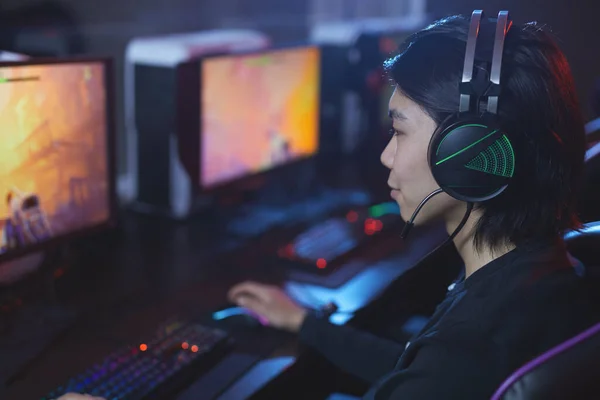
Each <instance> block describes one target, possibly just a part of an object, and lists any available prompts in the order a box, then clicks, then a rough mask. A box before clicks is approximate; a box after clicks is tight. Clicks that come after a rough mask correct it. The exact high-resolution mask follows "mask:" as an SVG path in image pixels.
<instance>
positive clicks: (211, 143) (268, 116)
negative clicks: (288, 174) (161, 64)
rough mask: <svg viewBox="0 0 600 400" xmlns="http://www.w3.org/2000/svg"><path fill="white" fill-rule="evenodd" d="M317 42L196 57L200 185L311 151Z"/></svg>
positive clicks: (315, 136) (315, 127) (315, 144)
mask: <svg viewBox="0 0 600 400" xmlns="http://www.w3.org/2000/svg"><path fill="white" fill-rule="evenodd" d="M320 58H321V57H320V49H319V48H318V47H317V46H303V47H293V48H286V49H272V50H268V51H262V52H260V53H253V54H230V55H225V56H216V57H209V58H206V59H204V60H203V61H202V62H201V63H200V68H201V72H200V73H201V79H200V93H201V95H200V104H199V106H200V113H199V115H200V118H201V121H200V126H199V128H200V132H199V134H200V141H199V146H200V152H199V156H200V162H199V165H198V168H199V171H198V172H199V174H198V177H199V184H200V186H201V187H202V188H205V189H207V188H212V187H215V186H220V185H223V184H226V183H229V182H232V181H235V180H237V179H239V178H242V177H245V176H249V175H254V174H257V173H260V172H265V171H268V170H271V169H273V168H275V167H279V166H282V165H285V164H288V163H290V162H293V161H297V160H300V159H304V158H307V157H310V156H313V155H314V154H315V153H316V152H317V151H318V148H319V111H320V110H319V108H320V107H319V96H320V93H319V85H320V68H321V65H320V62H321V60H320Z"/></svg>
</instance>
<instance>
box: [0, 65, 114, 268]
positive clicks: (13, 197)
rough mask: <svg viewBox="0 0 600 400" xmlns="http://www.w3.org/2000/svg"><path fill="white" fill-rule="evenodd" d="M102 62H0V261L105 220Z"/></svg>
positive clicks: (107, 187) (107, 190) (107, 155)
mask: <svg viewBox="0 0 600 400" xmlns="http://www.w3.org/2000/svg"><path fill="white" fill-rule="evenodd" d="M108 65H109V63H108V62H107V61H104V60H95V61H85V62H84V61H71V62H68V61H56V62H48V63H43V62H41V61H31V62H19V63H14V64H8V63H2V64H0V260H2V259H5V258H8V256H10V255H11V254H14V253H26V252H28V251H29V250H33V249H36V248H39V247H41V246H42V245H43V244H47V243H50V242H52V241H56V240H60V239H65V238H67V237H71V236H73V235H75V234H77V233H81V232H83V231H87V230H89V229H92V228H96V227H99V226H102V225H104V224H106V223H108V222H109V220H110V219H111V218H112V216H113V215H112V208H111V204H112V202H111V198H112V197H111V196H112V189H111V182H112V181H111V173H112V172H111V161H110V160H111V157H112V156H111V152H110V146H111V145H110V143H111V140H109V131H110V126H109V125H110V123H109V121H110V120H111V119H110V118H109V107H108V104H109V103H108V101H107V99H108V96H109V94H108V92H107V87H108V85H107V80H108V69H109V68H108Z"/></svg>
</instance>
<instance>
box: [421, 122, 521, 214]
mask: <svg viewBox="0 0 600 400" xmlns="http://www.w3.org/2000/svg"><path fill="white" fill-rule="evenodd" d="M443 126H446V128H444V129H442V130H438V131H437V132H436V133H434V135H433V136H432V138H431V142H430V143H429V166H430V168H431V172H432V173H433V177H434V178H435V180H436V182H437V183H438V185H440V187H441V188H442V189H443V190H444V191H445V192H446V193H448V194H449V195H450V196H452V197H454V198H456V199H459V200H462V201H467V202H473V203H478V202H482V201H485V200H489V199H491V198H493V197H496V196H497V195H499V194H500V193H502V192H503V191H504V189H506V187H507V186H508V183H509V181H510V180H511V178H512V177H513V176H514V173H515V158H516V157H515V152H514V146H513V144H512V143H511V141H510V139H509V138H508V136H507V135H506V134H504V133H503V132H502V131H501V130H500V129H496V128H494V127H493V126H492V125H490V124H486V123H482V122H481V121H479V120H477V119H476V120H457V121H455V122H454V123H452V122H451V123H450V124H449V125H447V124H444V125H443Z"/></svg>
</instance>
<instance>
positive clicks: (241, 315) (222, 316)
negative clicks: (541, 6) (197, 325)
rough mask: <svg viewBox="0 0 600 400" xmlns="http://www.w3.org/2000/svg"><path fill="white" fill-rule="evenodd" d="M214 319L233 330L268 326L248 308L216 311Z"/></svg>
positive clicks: (229, 308)
mask: <svg viewBox="0 0 600 400" xmlns="http://www.w3.org/2000/svg"><path fill="white" fill-rule="evenodd" d="M212 318H213V320H215V321H219V322H220V323H222V324H223V326H224V327H225V328H232V329H244V328H257V327H260V326H264V325H267V321H266V320H265V319H264V318H262V317H260V316H259V315H256V314H255V313H253V312H252V311H250V310H248V309H246V308H243V307H236V306H234V307H228V308H224V309H222V310H219V311H216V312H214V313H213V315H212Z"/></svg>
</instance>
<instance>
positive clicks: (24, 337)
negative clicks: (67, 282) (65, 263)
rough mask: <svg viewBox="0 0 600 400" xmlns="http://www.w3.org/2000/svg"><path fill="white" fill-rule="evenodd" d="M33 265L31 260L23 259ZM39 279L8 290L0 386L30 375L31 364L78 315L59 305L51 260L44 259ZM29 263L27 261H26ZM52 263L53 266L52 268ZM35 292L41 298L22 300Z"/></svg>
mask: <svg viewBox="0 0 600 400" xmlns="http://www.w3.org/2000/svg"><path fill="white" fill-rule="evenodd" d="M21 260H26V261H27V262H31V258H25V257H24V258H23V259H21ZM38 260H39V261H40V262H41V267H39V269H40V271H39V274H38V276H34V277H30V278H28V279H26V280H25V281H24V282H18V283H15V284H14V285H13V286H11V287H9V288H7V289H6V290H5V291H6V292H7V293H6V294H5V295H4V296H2V299H1V300H2V302H3V304H1V307H2V309H1V311H0V313H1V314H0V354H2V357H0V377H2V380H1V381H0V387H2V386H4V387H9V386H10V385H11V384H13V383H14V382H16V381H18V380H19V379H21V378H22V377H24V376H25V375H26V374H27V369H28V368H29V366H30V365H31V363H33V362H35V360H37V359H38V358H39V357H41V356H42V355H43V354H44V352H45V350H46V349H47V348H48V347H49V346H50V345H51V344H52V343H53V342H54V341H55V340H57V339H58V338H59V337H60V336H61V334H63V333H65V332H66V331H67V329H68V328H70V327H71V326H72V324H73V323H74V322H75V319H76V317H77V313H76V312H75V311H74V310H71V309H69V308H67V307H64V306H62V305H60V304H59V301H58V299H57V296H56V290H55V284H54V281H55V279H54V268H51V267H52V264H54V263H50V260H49V259H48V258H47V257H46V258H44V257H43V256H40V257H39V258H38ZM22 262H25V261H22ZM48 264H49V265H48ZM31 290H39V292H38V293H41V295H37V296H35V299H32V300H31V301H23V300H22V297H24V294H25V293H27V292H30V291H31Z"/></svg>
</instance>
